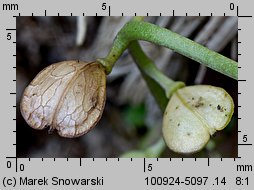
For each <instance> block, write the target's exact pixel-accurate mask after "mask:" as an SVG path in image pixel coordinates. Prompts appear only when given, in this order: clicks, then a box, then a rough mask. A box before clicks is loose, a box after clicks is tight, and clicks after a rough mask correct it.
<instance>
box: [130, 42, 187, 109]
mask: <svg viewBox="0 0 254 190" xmlns="http://www.w3.org/2000/svg"><path fill="white" fill-rule="evenodd" d="M129 51H130V53H131V55H132V57H133V59H134V60H135V63H136V64H137V65H138V67H139V70H140V71H141V73H142V75H143V77H144V79H145V80H146V82H147V85H148V86H149V88H150V91H151V93H152V94H153V96H154V97H155V99H156V101H157V103H158V104H159V106H160V109H161V110H162V112H163V111H164V110H165V108H166V106H167V103H168V99H169V98H170V97H171V95H172V94H173V92H175V91H176V90H177V89H178V88H181V87H183V86H184V83H183V82H178V81H176V82H175V81H173V80H171V79H170V78H168V77H167V76H165V75H164V74H163V73H162V72H161V71H159V70H158V69H157V67H156V66H155V64H154V63H153V62H152V60H151V59H149V58H148V57H147V56H146V54H145V53H144V52H143V50H142V49H141V47H140V45H139V44H138V42H137V41H133V42H131V43H130V45H129Z"/></svg>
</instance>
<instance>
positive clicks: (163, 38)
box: [97, 18, 238, 79]
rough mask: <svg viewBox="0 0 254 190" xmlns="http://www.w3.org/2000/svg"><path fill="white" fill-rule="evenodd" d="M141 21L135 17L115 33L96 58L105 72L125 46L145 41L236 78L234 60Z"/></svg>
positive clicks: (109, 70) (235, 63)
mask: <svg viewBox="0 0 254 190" xmlns="http://www.w3.org/2000/svg"><path fill="white" fill-rule="evenodd" d="M141 20H142V19H141V18H140V19H139V18H138V19H134V20H132V21H130V22H128V23H126V24H125V26H124V27H123V28H122V29H121V30H120V32H119V33H118V34H117V37H116V39H115V41H114V44H113V47H112V49H111V50H110V52H109V54H108V55H107V56H106V57H105V58H103V59H98V60H97V61H98V62H100V63H101V64H103V65H104V66H105V69H106V72H107V74H109V73H110V72H111V70H112V67H113V65H114V64H115V62H116V61H117V60H118V58H119V57H120V56H121V55H122V53H123V52H124V51H125V50H126V49H127V48H128V46H129V44H130V42H132V41H137V40H144V41H149V42H151V43H154V44H157V45H161V46H164V47H167V48H169V49H172V50H173V51H175V52H178V53H180V54H182V55H184V56H186V57H189V58H190V59H193V60H195V61H197V62H199V63H201V64H204V65H206V66H208V67H210V68H212V69H214V70H216V71H218V72H220V73H222V74H224V75H227V76H229V77H231V78H234V79H237V75H238V64H237V62H235V61H233V60H231V59H229V58H227V57H225V56H223V55H221V54H219V53H217V52H214V51H212V50H209V49H208V48H206V47H204V46H202V45H200V44H198V43H196V42H194V41H192V40H190V39H188V38H185V37H183V36H181V35H179V34H176V33H174V32H172V31H170V30H167V29H165V28H161V27H159V26H156V25H154V24H151V23H147V22H143V21H141Z"/></svg>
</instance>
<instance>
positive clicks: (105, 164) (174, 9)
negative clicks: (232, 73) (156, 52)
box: [0, 0, 254, 190]
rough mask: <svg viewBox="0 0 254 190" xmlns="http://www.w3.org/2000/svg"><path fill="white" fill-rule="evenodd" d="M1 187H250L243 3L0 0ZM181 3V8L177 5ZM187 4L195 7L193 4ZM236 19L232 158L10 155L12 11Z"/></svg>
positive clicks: (246, 7) (247, 22) (246, 9)
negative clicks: (234, 152)
mask: <svg viewBox="0 0 254 190" xmlns="http://www.w3.org/2000/svg"><path fill="white" fill-rule="evenodd" d="M1 4H2V5H1V6H2V7H1V17H0V20H1V44H0V46H1V51H2V53H1V56H2V58H3V62H2V64H1V66H2V69H1V76H0V77H1V80H0V81H1V87H2V91H1V92H2V93H1V116H2V118H1V121H2V127H1V133H0V137H1V138H0V139H1V143H0V147H1V158H0V159H1V160H0V166H1V169H0V171H1V189H37V188H38V187H39V188H40V189H115V188H119V189H123V190H125V189H158V190H159V189H204V188H209V189H253V188H254V182H253V179H254V175H253V169H252V167H253V156H254V151H253V146H252V143H253V138H254V137H253V136H254V128H253V127H252V122H251V118H252V117H253V116H252V115H253V114H252V113H253V109H252V98H253V97H254V91H253V90H252V88H251V87H252V86H253V85H252V80H253V75H252V73H251V71H252V70H254V66H253V64H252V63H251V62H252V57H251V56H252V54H253V52H252V51H253V46H252V42H253V37H252V35H253V33H254V23H253V15H252V12H253V10H252V9H251V1H248V2H240V1H239V2H238V1H235V0H233V1H224V2H221V1H218V0H214V1H210V2H204V1H202V0H194V1H191V2H185V1H183V0H178V1H176V2H174V3H173V2H169V1H166V0H158V1H151V2H148V1H133V2H132V1H125V2H119V1H116V0H110V1H96V2H93V1H91V2H83V1H81V0H80V1H78V0H73V1H63V2H61V3H58V2H52V1H47V0H45V1H39V2H36V3H35V1H32V0H23V1H4V2H2V3H1ZM183 5H184V6H183ZM194 5H195V6H194ZM134 15H147V16H150V15H151V16H155V15H156V16H237V17H238V63H239V72H238V73H239V75H238V76H239V77H238V79H239V80H238V101H239V102H238V115H239V118H238V157H237V158H153V159H152V158H149V159H148V158H146V159H145V158H17V157H16V125H15V121H16V109H18V108H16V106H15V105H16V103H15V102H16V100H15V96H16V89H15V88H16V49H15V48H16V39H15V38H16V17H17V16H134Z"/></svg>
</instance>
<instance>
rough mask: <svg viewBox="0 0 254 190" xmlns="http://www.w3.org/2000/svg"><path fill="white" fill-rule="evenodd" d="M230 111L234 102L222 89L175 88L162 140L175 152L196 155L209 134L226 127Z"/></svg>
mask: <svg viewBox="0 0 254 190" xmlns="http://www.w3.org/2000/svg"><path fill="white" fill-rule="evenodd" d="M233 112H234V102H233V100H232V98H231V96H230V95H229V94H228V93H227V92H226V91H225V90H224V89H222V88H219V87H214V86H210V85H196V86H188V87H184V88H181V89H178V90H177V91H176V92H175V93H174V94H173V96H172V97H171V99H170V101H169V103H168V105H167V108H166V110H165V112H164V117H163V127H162V133H163V137H164V140H165V142H166V144H167V146H168V147H169V148H170V149H171V150H173V151H174V152H178V153H194V152H197V151H199V150H201V149H202V148H203V147H204V146H205V145H206V144H207V142H208V141H209V139H210V135H213V134H214V133H215V132H216V131H218V130H222V129H224V128H225V127H226V126H227V124H228V123H229V121H230V120H231V117H232V115H233Z"/></svg>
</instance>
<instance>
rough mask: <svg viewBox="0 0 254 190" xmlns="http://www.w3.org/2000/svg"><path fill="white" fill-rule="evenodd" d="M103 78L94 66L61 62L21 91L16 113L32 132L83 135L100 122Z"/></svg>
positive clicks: (47, 68)
mask: <svg viewBox="0 0 254 190" xmlns="http://www.w3.org/2000/svg"><path fill="white" fill-rule="evenodd" d="M105 99H106V74H105V70H104V68H103V66H101V65H100V64H98V63H96V62H92V63H86V62H82V61H63V62H59V63H55V64H52V65H50V66H48V67H46V68H45V69H43V70H42V71H41V72H40V73H39V74H38V75H37V76H36V77H35V78H34V79H33V81H32V82H31V83H30V84H29V85H28V87H27V88H26V89H25V91H24V94H23V97H22V100H21V104H20V110H21V113H22V116H23V117H24V119H25V120H26V122H27V123H28V124H29V125H30V126H31V127H33V128H35V129H44V128H45V127H46V126H50V130H54V129H56V130H57V132H58V134H59V135H60V136H63V137H69V138H73V137H78V136H81V135H84V134H85V133H87V132H88V131H89V130H90V129H91V128H93V127H94V126H95V125H96V123H97V122H98V120H99V119H100V117H101V115H102V112H103V109H104V105H105Z"/></svg>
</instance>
